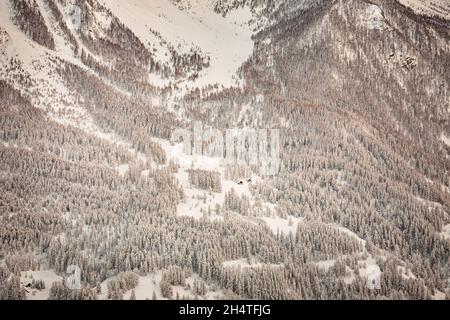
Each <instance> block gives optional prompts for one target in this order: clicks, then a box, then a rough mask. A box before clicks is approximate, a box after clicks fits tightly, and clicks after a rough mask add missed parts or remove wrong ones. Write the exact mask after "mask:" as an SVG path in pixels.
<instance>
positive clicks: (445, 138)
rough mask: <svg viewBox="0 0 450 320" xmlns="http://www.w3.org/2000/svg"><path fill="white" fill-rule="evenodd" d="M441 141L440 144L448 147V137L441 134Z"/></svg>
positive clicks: (449, 142) (449, 139)
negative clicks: (442, 143)
mask: <svg viewBox="0 0 450 320" xmlns="http://www.w3.org/2000/svg"><path fill="white" fill-rule="evenodd" d="M441 140H442V142H444V143H445V144H446V145H448V146H449V147H450V138H449V137H447V136H446V135H445V134H442V135H441Z"/></svg>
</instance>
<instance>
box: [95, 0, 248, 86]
mask: <svg viewBox="0 0 450 320" xmlns="http://www.w3.org/2000/svg"><path fill="white" fill-rule="evenodd" d="M103 4H104V5H105V6H106V7H107V8H109V9H110V10H111V11H112V12H113V14H114V15H115V16H117V17H118V18H119V19H120V20H121V21H122V22H123V23H125V24H126V25H127V26H128V27H129V28H130V29H131V30H132V31H133V32H134V34H136V36H137V37H138V38H139V39H140V40H141V42H142V43H143V44H144V45H145V46H146V47H147V48H149V49H150V50H151V52H154V53H155V56H156V58H157V59H158V60H159V61H161V62H168V59H170V52H169V49H168V48H170V47H172V48H174V49H175V50H176V51H177V52H178V53H180V54H183V53H189V52H193V51H200V52H201V53H203V54H205V55H207V56H209V57H210V59H211V60H210V66H209V67H208V68H206V69H205V70H203V71H202V72H200V74H199V77H198V78H197V79H196V80H195V81H194V82H185V83H183V84H181V85H180V87H181V88H185V89H191V88H196V87H197V88H202V87H205V86H208V85H214V84H219V85H221V86H223V87H231V86H235V85H239V83H238V82H237V79H236V77H235V75H236V73H237V71H238V69H239V67H240V66H241V65H242V64H243V63H244V62H245V61H246V60H247V59H248V58H249V56H250V55H251V53H252V51H253V41H252V39H251V36H252V31H251V27H250V26H249V22H250V21H251V20H252V19H253V18H254V17H253V16H252V14H251V12H250V9H248V8H245V9H237V10H234V11H233V12H231V14H229V15H227V17H222V16H221V15H218V14H217V13H215V12H214V10H213V8H212V2H211V3H209V1H200V0H197V1H190V3H189V6H190V8H189V9H184V10H182V9H180V8H179V7H177V6H175V5H174V4H172V2H171V1H167V0H152V1H145V0H130V1H121V0H103ZM155 30H157V31H158V32H155ZM161 38H162V39H164V42H167V43H168V44H169V46H167V44H166V43H164V42H162V41H161ZM150 79H151V80H154V81H155V85H157V86H161V85H163V84H166V83H165V82H164V81H163V80H161V79H157V78H156V79H155V78H154V77H151V78H150Z"/></svg>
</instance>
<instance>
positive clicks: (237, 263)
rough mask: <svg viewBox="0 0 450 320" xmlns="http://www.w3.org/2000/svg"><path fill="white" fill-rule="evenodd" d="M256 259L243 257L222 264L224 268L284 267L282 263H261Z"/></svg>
mask: <svg viewBox="0 0 450 320" xmlns="http://www.w3.org/2000/svg"><path fill="white" fill-rule="evenodd" d="M253 260H255V259H254V258H253V259H246V258H242V259H238V260H229V261H224V262H223V263H222V266H223V267H224V268H233V267H237V268H261V267H272V268H283V265H282V264H267V263H261V262H258V261H253Z"/></svg>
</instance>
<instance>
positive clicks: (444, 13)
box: [398, 0, 450, 19]
mask: <svg viewBox="0 0 450 320" xmlns="http://www.w3.org/2000/svg"><path fill="white" fill-rule="evenodd" d="M398 1H399V2H400V3H401V4H403V5H405V6H407V7H410V8H411V9H413V10H414V11H415V12H417V13H419V14H425V15H428V16H439V17H442V18H446V19H450V1H448V0H398Z"/></svg>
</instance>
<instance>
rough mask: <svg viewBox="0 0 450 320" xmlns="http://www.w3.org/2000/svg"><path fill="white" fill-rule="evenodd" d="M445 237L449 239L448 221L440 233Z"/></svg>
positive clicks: (449, 228) (449, 225)
mask: <svg viewBox="0 0 450 320" xmlns="http://www.w3.org/2000/svg"><path fill="white" fill-rule="evenodd" d="M440 234H441V236H443V237H444V238H445V239H448V240H450V223H449V224H447V225H446V226H445V227H444V228H443V230H442V232H441V233H440Z"/></svg>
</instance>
